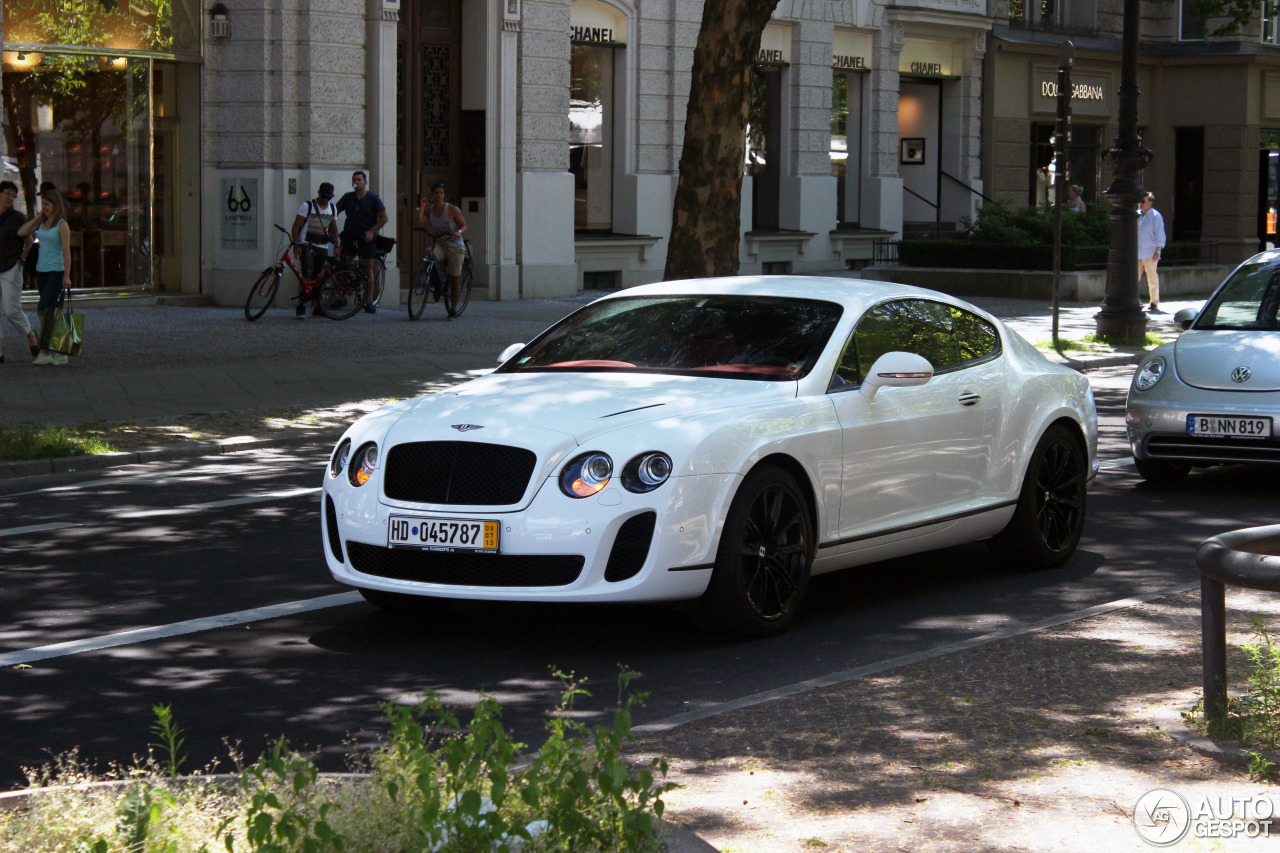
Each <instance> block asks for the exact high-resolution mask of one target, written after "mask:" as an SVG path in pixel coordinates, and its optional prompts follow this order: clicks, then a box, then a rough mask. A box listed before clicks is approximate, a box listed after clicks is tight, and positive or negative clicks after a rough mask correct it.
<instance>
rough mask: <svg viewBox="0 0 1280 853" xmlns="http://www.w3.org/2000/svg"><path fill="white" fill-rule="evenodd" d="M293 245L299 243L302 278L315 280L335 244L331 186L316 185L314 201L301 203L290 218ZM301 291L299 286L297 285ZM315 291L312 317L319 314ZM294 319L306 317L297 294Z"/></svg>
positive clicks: (334, 220)
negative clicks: (331, 246)
mask: <svg viewBox="0 0 1280 853" xmlns="http://www.w3.org/2000/svg"><path fill="white" fill-rule="evenodd" d="M292 236H293V242H295V243H302V244H303V246H302V248H301V249H300V250H299V251H298V261H299V263H300V264H301V266H302V277H303V278H307V279H311V278H315V277H316V274H317V273H318V272H319V271H320V264H322V263H323V262H324V258H325V256H326V255H328V254H329V246H330V245H334V244H336V243H337V242H338V210H337V208H336V207H334V205H333V184H331V183H329V182H328V181H325V182H324V183H322V184H321V185H320V189H319V191H317V192H316V197H315V198H314V199H311V200H309V201H306V202H303V204H302V206H301V207H299V208H298V215H297V216H295V217H293V231H292ZM299 287H301V284H299ZM319 292H320V291H319V288H317V289H316V297H315V299H316V301H317V304H316V305H315V306H314V307H313V310H312V314H316V313H319V305H318V300H319V298H320V297H319ZM294 315H295V316H296V317H297V318H298V319H299V320H305V319H306V317H307V306H305V305H303V304H302V293H301V290H299V293H298V307H297V308H296V309H295V310H294Z"/></svg>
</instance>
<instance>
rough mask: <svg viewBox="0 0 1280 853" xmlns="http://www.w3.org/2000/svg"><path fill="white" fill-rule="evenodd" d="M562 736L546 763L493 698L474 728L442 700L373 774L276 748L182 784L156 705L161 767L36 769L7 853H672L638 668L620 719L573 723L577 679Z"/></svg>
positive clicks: (374, 756)
mask: <svg viewBox="0 0 1280 853" xmlns="http://www.w3.org/2000/svg"><path fill="white" fill-rule="evenodd" d="M555 675H556V676H557V677H558V678H559V679H560V680H561V684H562V687H563V691H562V693H561V702H560V705H559V707H558V709H556V711H555V712H553V713H552V714H551V715H550V718H549V721H548V723H547V732H548V737H547V739H546V742H545V743H544V744H543V746H542V748H541V750H540V751H539V752H538V753H537V754H536V755H534V756H532V757H525V756H524V755H523V754H522V750H523V748H524V744H521V743H517V742H516V741H514V740H513V739H512V738H511V736H510V734H509V733H508V732H507V731H506V729H505V728H504V727H503V725H502V721H501V709H500V708H499V706H498V703H497V702H496V700H494V699H492V698H484V699H481V700H480V701H479V702H478V703H477V704H476V705H475V707H474V710H473V714H472V717H471V720H470V722H469V723H467V724H465V725H464V724H461V723H460V722H459V720H458V718H457V717H456V716H455V715H454V714H453V712H452V711H450V710H449V709H448V708H446V707H445V706H444V704H443V703H442V702H441V701H440V700H439V699H438V698H437V697H435V696H430V697H429V698H428V699H427V700H426V701H425V702H423V703H422V704H421V705H419V706H418V707H416V708H405V707H401V706H397V705H393V704H387V705H386V706H384V707H385V711H386V714H387V720H388V723H389V726H390V732H389V734H388V735H387V736H386V737H385V738H384V739H383V741H382V742H381V743H380V744H378V745H377V746H376V747H375V748H373V749H372V750H370V751H368V752H362V753H359V754H356V755H352V756H350V757H349V758H350V760H351V762H352V766H353V768H354V769H357V770H359V771H361V773H360V775H357V776H354V777H349V778H345V779H340V780H338V779H333V778H326V777H323V776H320V774H319V773H318V772H317V770H316V767H315V765H314V763H313V762H312V760H311V758H310V757H309V756H308V755H306V754H304V753H300V752H298V751H296V750H294V749H292V748H291V747H290V746H289V745H288V743H287V742H286V741H284V740H280V741H277V742H276V743H275V744H274V745H273V746H272V747H271V748H270V749H269V750H268V751H267V752H266V753H264V754H263V755H262V756H261V757H260V758H258V760H257V761H255V762H253V763H252V764H247V765H245V764H244V763H243V762H242V761H241V760H240V758H239V757H238V756H235V755H233V756H232V760H233V762H234V763H235V764H236V766H237V768H238V772H237V773H236V774H233V776H232V778H231V779H230V781H222V780H219V781H217V782H214V781H213V780H207V779H201V778H200V777H182V776H179V775H178V773H179V769H180V767H181V765H182V763H183V761H184V756H183V754H182V749H183V740H184V738H183V733H182V730H181V728H180V727H179V726H178V725H177V723H176V722H174V720H173V717H172V714H171V713H170V712H169V709H168V708H167V707H166V706H157V707H156V708H155V709H154V711H155V713H156V718H157V719H156V722H155V724H154V725H153V727H152V734H153V735H154V737H155V738H156V741H155V742H154V743H152V745H151V751H150V753H149V755H148V757H147V758H145V759H142V760H140V761H138V762H136V763H135V765H134V766H132V767H129V768H123V769H121V768H117V769H115V770H114V771H113V772H112V773H111V774H110V777H111V780H113V781H117V782H118V783H119V784H115V785H110V786H101V785H97V786H94V785H86V784H85V783H89V782H95V781H102V780H103V777H101V776H96V775H93V774H90V773H88V772H87V771H86V770H85V769H84V764H83V763H82V762H81V761H80V760H79V758H78V755H77V754H76V753H71V754H69V755H64V756H61V757H60V758H58V759H57V760H55V762H54V764H53V765H48V766H46V767H44V768H41V769H40V770H37V771H28V775H29V776H30V779H31V786H32V789H36V790H39V792H40V793H39V795H38V796H34V797H33V798H32V799H31V801H30V805H29V806H28V807H27V808H25V809H14V810H6V811H0V851H3V853H10V851H13V853H16V851H22V853H43V851H50V853H52V851H76V853H117V851H119V852H120V853H144V852H145V853H211V851H220V850H226V851H229V853H240V851H261V853H422V851H434V853H479V851H506V852H507V853H516V851H520V853H623V851H626V853H659V851H661V850H662V849H664V847H665V845H664V842H663V839H662V831H661V827H660V825H659V823H658V820H657V819H658V818H659V817H661V815H662V812H663V801H662V796H663V795H664V794H665V793H666V792H667V791H669V790H670V789H671V788H673V787H674V785H672V784H671V783H668V782H664V781H662V777H664V776H665V775H666V773H667V762H666V760H665V759H654V760H653V761H652V762H651V763H650V764H648V765H645V766H640V767H631V766H628V765H627V764H626V763H624V761H623V760H622V757H621V748H622V745H623V742H624V741H626V740H630V739H631V708H632V707H634V705H635V703H636V702H639V701H640V700H642V699H643V695H640V694H635V695H628V685H629V682H630V679H631V677H632V676H633V675H634V673H632V672H629V671H627V670H625V669H622V670H621V671H620V674H619V679H618V682H619V703H618V705H617V707H616V708H615V710H614V713H613V719H612V721H611V724H610V725H607V726H597V727H594V728H592V727H589V726H587V725H585V724H584V723H581V722H578V721H576V720H574V718H573V703H574V699H575V698H577V697H579V696H584V695H589V694H588V693H587V691H586V690H585V689H583V686H582V685H583V682H582V681H581V680H579V679H576V678H575V677H574V676H573V674H572V673H569V674H565V673H561V672H555Z"/></svg>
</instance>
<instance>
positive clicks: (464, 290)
mask: <svg viewBox="0 0 1280 853" xmlns="http://www.w3.org/2000/svg"><path fill="white" fill-rule="evenodd" d="M448 286H449V285H448V283H446V284H445V287H446V288H448ZM470 301H471V267H470V266H465V267H463V268H462V277H461V280H460V281H459V282H458V304H457V305H450V304H449V303H451V302H453V293H452V291H450V293H449V298H448V299H447V300H446V303H445V307H446V308H448V309H450V310H452V311H453V316H455V317H461V316H462V312H463V311H466V310H467V303H468V302H470Z"/></svg>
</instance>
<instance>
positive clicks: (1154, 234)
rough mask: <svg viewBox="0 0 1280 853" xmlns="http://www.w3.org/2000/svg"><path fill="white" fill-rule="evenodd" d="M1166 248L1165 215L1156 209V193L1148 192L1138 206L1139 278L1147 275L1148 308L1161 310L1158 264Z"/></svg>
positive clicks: (1153, 311) (1152, 310)
mask: <svg viewBox="0 0 1280 853" xmlns="http://www.w3.org/2000/svg"><path fill="white" fill-rule="evenodd" d="M1163 248H1164V217H1163V216H1161V215H1160V211H1158V210H1156V195H1155V193H1147V196H1146V198H1144V199H1143V200H1142V204H1141V205H1140V206H1139V208H1138V280H1139V281H1141V280H1142V276H1143V275H1144V274H1145V275H1146V277H1147V295H1148V296H1150V297H1151V302H1150V304H1148V305H1147V310H1148V311H1150V312H1151V313H1153V314H1155V313H1158V312H1159V311H1160V275H1159V273H1157V272H1156V264H1158V263H1160V250H1161V249H1163Z"/></svg>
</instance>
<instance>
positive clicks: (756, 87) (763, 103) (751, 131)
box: [746, 66, 782, 231]
mask: <svg viewBox="0 0 1280 853" xmlns="http://www.w3.org/2000/svg"><path fill="white" fill-rule="evenodd" d="M781 100H782V69H781V68H777V67H773V66H757V67H755V68H753V69H752V71H751V102H750V104H749V105H748V110H747V163H746V174H747V175H749V176H750V177H751V179H752V180H751V228H752V229H753V230H758V231H776V230H778V222H779V219H778V207H779V204H780V200H781V199H780V196H781V187H782V164H781V163H780V162H779V156H778V154H779V152H780V151H781V147H782V132H781V124H782V111H781V108H780V102H781Z"/></svg>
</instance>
